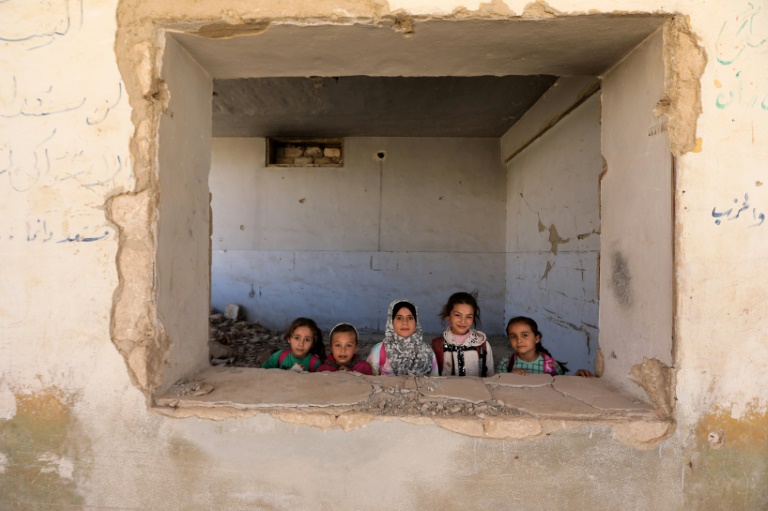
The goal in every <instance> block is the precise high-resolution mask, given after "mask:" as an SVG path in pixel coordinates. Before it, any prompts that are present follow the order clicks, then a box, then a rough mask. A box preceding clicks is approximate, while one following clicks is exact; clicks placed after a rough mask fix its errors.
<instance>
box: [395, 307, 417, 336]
mask: <svg viewBox="0 0 768 511" xmlns="http://www.w3.org/2000/svg"><path fill="white" fill-rule="evenodd" d="M392 326H393V327H394V329H395V333H396V334H397V335H399V336H400V337H410V336H411V335H413V334H414V333H415V332H416V318H414V317H413V313H412V312H411V311H409V310H408V307H400V310H399V311H397V312H395V317H394V318H393V319H392Z"/></svg>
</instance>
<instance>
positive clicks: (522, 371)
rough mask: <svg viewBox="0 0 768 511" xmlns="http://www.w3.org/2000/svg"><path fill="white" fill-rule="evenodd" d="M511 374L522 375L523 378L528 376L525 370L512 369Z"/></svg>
mask: <svg viewBox="0 0 768 511" xmlns="http://www.w3.org/2000/svg"><path fill="white" fill-rule="evenodd" d="M512 372H513V373H515V374H522V375H523V376H525V375H526V374H528V371H526V370H525V369H512Z"/></svg>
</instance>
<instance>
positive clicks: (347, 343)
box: [331, 332, 357, 366]
mask: <svg viewBox="0 0 768 511" xmlns="http://www.w3.org/2000/svg"><path fill="white" fill-rule="evenodd" d="M356 351H357V340H356V339H355V334H354V333H352V332H338V333H335V334H333V339H331V353H333V359H334V360H335V361H336V363H337V364H339V365H340V366H346V365H349V363H350V362H351V361H352V357H354V356H355V352H356Z"/></svg>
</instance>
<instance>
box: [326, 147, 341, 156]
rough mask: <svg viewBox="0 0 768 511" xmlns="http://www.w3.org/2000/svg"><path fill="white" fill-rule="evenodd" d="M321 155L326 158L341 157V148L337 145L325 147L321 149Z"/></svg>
mask: <svg viewBox="0 0 768 511" xmlns="http://www.w3.org/2000/svg"><path fill="white" fill-rule="evenodd" d="M323 156H325V157H326V158H340V157H341V149H339V148H338V147H326V148H325V149H324V150H323Z"/></svg>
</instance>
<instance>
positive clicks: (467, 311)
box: [448, 303, 475, 335]
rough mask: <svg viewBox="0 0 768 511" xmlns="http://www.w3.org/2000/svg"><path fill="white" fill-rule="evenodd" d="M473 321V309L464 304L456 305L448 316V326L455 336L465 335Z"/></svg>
mask: <svg viewBox="0 0 768 511" xmlns="http://www.w3.org/2000/svg"><path fill="white" fill-rule="evenodd" d="M474 321H475V308H474V307H472V306H471V305H467V304H466V303H457V304H456V305H454V306H453V309H452V310H451V313H450V314H448V325H449V326H450V327H451V332H453V333H454V334H456V335H466V333H467V332H469V329H470V327H471V326H472V323H474Z"/></svg>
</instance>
